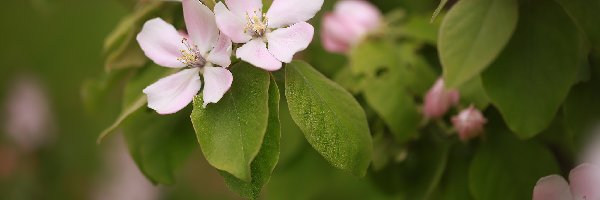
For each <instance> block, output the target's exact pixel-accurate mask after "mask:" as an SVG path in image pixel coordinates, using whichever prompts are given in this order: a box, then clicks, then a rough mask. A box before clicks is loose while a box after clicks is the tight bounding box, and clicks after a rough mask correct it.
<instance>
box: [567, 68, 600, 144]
mask: <svg viewBox="0 0 600 200" xmlns="http://www.w3.org/2000/svg"><path fill="white" fill-rule="evenodd" d="M598 102H600V81H599V79H598V77H594V78H593V79H592V80H591V81H590V82H585V83H580V84H577V85H576V86H575V87H573V89H571V92H570V93H569V96H568V97H567V100H566V101H565V103H564V106H563V112H564V119H565V126H566V128H567V129H568V131H569V132H570V133H571V135H573V137H574V138H573V139H574V140H575V142H576V145H575V146H577V147H581V146H585V145H586V144H587V141H588V140H589V139H590V138H589V136H590V133H593V128H594V126H596V125H597V124H598V123H599V122H600V104H599V103H598Z"/></svg>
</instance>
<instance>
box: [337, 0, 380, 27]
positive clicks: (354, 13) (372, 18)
mask: <svg viewBox="0 0 600 200" xmlns="http://www.w3.org/2000/svg"><path fill="white" fill-rule="evenodd" d="M334 12H335V14H336V15H338V16H339V17H341V18H345V19H347V20H350V21H351V22H352V23H351V24H356V25H358V27H360V28H361V29H362V30H361V31H366V30H370V29H374V28H376V27H377V26H379V23H380V20H381V13H380V12H379V10H378V9H377V7H375V6H373V5H372V4H370V3H369V2H367V1H363V0H356V1H340V2H339V3H337V4H336V5H335V11H334Z"/></svg>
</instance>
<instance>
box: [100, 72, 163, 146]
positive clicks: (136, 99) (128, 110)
mask: <svg viewBox="0 0 600 200" xmlns="http://www.w3.org/2000/svg"><path fill="white" fill-rule="evenodd" d="M174 71H175V70H174V69H168V68H164V67H160V66H158V65H154V64H152V65H149V66H147V67H146V68H144V69H141V70H140V72H138V74H137V75H135V76H134V77H133V78H131V80H129V82H127V86H125V91H124V94H123V105H122V106H121V113H120V114H119V116H118V117H117V119H116V120H115V122H113V123H112V124H111V125H110V126H109V127H108V128H106V129H105V130H104V131H102V133H100V136H98V140H97V141H96V142H97V143H98V144H100V143H101V142H102V140H103V139H104V137H106V136H108V135H109V134H111V133H112V132H114V131H115V130H116V129H117V128H119V126H120V125H121V123H122V122H123V121H124V120H125V119H127V117H129V116H130V115H131V114H133V113H134V112H135V111H137V110H139V109H140V108H142V107H144V105H146V102H147V100H146V95H145V94H144V93H143V92H142V91H143V90H144V88H145V87H147V86H149V85H150V84H152V83H154V82H156V81H157V80H159V79H160V78H163V77H165V76H167V75H169V74H171V73H173V72H174Z"/></svg>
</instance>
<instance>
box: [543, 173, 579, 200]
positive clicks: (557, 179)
mask: <svg viewBox="0 0 600 200" xmlns="http://www.w3.org/2000/svg"><path fill="white" fill-rule="evenodd" d="M572 199H573V198H572V197H571V191H570V190H569V184H568V183H567V181H566V180H565V179H564V178H563V177H562V176H559V175H550V176H546V177H543V178H541V179H540V180H539V181H538V182H537V184H536V185H535V187H534V188H533V200H572Z"/></svg>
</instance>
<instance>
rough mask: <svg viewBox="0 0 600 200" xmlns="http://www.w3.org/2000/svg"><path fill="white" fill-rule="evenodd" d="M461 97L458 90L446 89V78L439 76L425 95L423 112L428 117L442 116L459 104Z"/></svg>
mask: <svg viewBox="0 0 600 200" xmlns="http://www.w3.org/2000/svg"><path fill="white" fill-rule="evenodd" d="M459 98H460V95H459V93H458V91H457V90H448V89H446V87H445V86H444V79H442V78H439V79H438V80H437V81H436V82H435V84H434V85H433V86H432V87H431V89H429V91H427V94H426V95H425V103H424V104H425V105H424V109H423V114H424V115H425V117H426V118H428V119H435V118H440V117H442V116H444V114H446V112H447V111H448V109H450V107H452V106H454V105H456V104H458V101H459Z"/></svg>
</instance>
